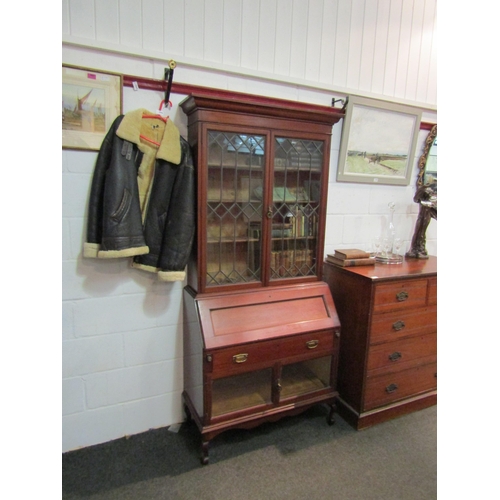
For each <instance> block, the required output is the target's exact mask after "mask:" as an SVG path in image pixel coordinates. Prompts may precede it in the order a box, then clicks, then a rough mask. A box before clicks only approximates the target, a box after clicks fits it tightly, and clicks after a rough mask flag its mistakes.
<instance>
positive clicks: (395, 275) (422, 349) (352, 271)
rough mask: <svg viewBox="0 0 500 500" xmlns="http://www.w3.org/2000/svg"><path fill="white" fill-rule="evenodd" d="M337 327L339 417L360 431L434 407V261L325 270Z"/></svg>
mask: <svg viewBox="0 0 500 500" xmlns="http://www.w3.org/2000/svg"><path fill="white" fill-rule="evenodd" d="M324 280H325V281H326V282H327V283H328V284H329V286H330V290H331V292H332V296H333V299H334V301H335V306H336V308H337V312H338V315H339V318H340V322H341V324H342V342H341V345H340V354H339V373H338V390H339V399H338V411H339V413H340V414H341V415H342V416H343V417H344V418H345V419H346V420H347V421H348V422H349V423H350V424H351V425H353V426H354V427H355V428H356V429H362V428H365V427H369V426H371V425H374V424H377V423H380V422H383V421H385V420H388V419H390V418H393V417H397V416H399V415H403V414H405V413H409V412H412V411H415V410H419V409H422V408H425V407H428V406H431V405H434V404H436V401H437V348H436V344H437V342H436V339H437V259H436V257H429V259H427V260H419V259H406V260H405V261H404V262H403V263H402V264H395V265H387V264H375V266H359V267H346V268H344V267H339V266H335V265H334V264H329V263H325V265H324Z"/></svg>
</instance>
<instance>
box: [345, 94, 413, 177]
mask: <svg viewBox="0 0 500 500" xmlns="http://www.w3.org/2000/svg"><path fill="white" fill-rule="evenodd" d="M421 115H422V113H421V111H420V110H419V109H418V108H413V107H411V106H405V105H403V104H397V103H388V102H383V101H376V100H374V99H367V98H364V97H356V96H351V97H350V98H349V102H348V104H347V108H346V115H345V118H344V124H343V128H342V141H341V145H340V155H339V167H338V170H337V181H340V182H360V183H365V184H392V185H402V186H407V185H408V184H409V182H410V177H411V171H412V166H413V160H414V156H415V146H416V142H417V137H418V131H419V129H420V120H421Z"/></svg>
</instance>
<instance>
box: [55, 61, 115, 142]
mask: <svg viewBox="0 0 500 500" xmlns="http://www.w3.org/2000/svg"><path fill="white" fill-rule="evenodd" d="M121 112H122V75H119V74H116V73H108V72H103V71H98V70H93V69H88V68H80V67H76V66H69V65H63V66H62V147H63V149H83V150H89V151H98V150H99V149H100V147H101V144H102V141H103V139H104V136H105V135H106V133H107V131H108V130H109V128H110V127H111V124H112V123H113V121H114V119H115V118H116V117H117V116H118V115H119V114H121Z"/></svg>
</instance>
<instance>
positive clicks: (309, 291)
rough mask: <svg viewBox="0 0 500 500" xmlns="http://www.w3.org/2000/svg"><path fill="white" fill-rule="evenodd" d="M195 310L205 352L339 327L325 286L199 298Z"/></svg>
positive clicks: (271, 289) (268, 289) (295, 287)
mask: <svg viewBox="0 0 500 500" xmlns="http://www.w3.org/2000/svg"><path fill="white" fill-rule="evenodd" d="M198 311H199V315H200V323H201V325H202V331H203V336H204V339H205V347H206V348H207V349H210V348H216V347H224V346H226V345H235V344H239V343H246V342H254V341H257V340H262V339H271V338H275V337H284V336H287V335H294V334H298V333H306V332H309V331H318V330H326V329H332V328H334V327H336V326H339V320H338V316H337V312H336V310H335V306H334V304H333V299H332V298H331V295H330V290H329V288H328V285H326V284H325V283H314V284H312V285H301V286H293V287H279V288H267V289H265V290H261V289H259V290H257V291H252V292H245V293H231V294H227V295H224V296H222V295H219V296H217V297H207V298H202V299H199V300H198Z"/></svg>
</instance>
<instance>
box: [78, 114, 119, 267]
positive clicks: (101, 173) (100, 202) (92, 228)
mask: <svg viewBox="0 0 500 500" xmlns="http://www.w3.org/2000/svg"><path fill="white" fill-rule="evenodd" d="M122 118H123V116H119V117H118V118H116V120H115V121H114V123H113V125H112V126H111V127H110V129H109V131H108V133H107V134H106V136H105V137H104V140H103V141H102V145H101V149H100V150H99V154H98V155H97V161H96V164H95V168H94V175H93V177H92V184H91V187H90V197H89V208H88V220H87V238H86V241H85V243H84V244H83V256H84V257H97V254H98V252H99V248H100V243H101V241H102V227H103V206H104V187H105V180H106V172H107V169H108V167H109V165H110V163H111V156H112V149H113V148H112V145H113V138H114V136H115V134H116V130H117V128H118V125H119V124H120V122H121V120H122Z"/></svg>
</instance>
